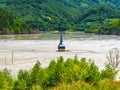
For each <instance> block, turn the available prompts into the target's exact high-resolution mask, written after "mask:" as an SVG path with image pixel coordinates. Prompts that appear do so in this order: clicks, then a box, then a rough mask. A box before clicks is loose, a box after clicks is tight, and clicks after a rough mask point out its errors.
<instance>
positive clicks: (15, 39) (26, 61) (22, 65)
mask: <svg viewBox="0 0 120 90" xmlns="http://www.w3.org/2000/svg"><path fill="white" fill-rule="evenodd" d="M59 36H60V35H59V33H52V32H48V33H47V32H46V33H41V34H36V35H1V36H0V69H3V68H6V67H7V68H8V69H9V70H11V73H12V74H16V73H17V72H18V71H19V69H27V70H29V69H30V68H32V67H33V65H34V64H35V63H36V61H37V60H39V61H40V62H41V64H42V67H46V66H48V65H49V62H50V61H51V60H56V59H57V57H59V56H63V57H64V58H65V59H66V58H70V57H71V58H73V57H74V56H75V55H76V54H77V55H78V57H79V58H82V57H86V58H87V59H92V60H94V61H95V64H96V65H98V67H99V69H103V68H104V65H105V63H106V61H107V59H106V55H107V53H108V50H110V49H112V48H118V49H120V36H115V35H95V34H86V33H83V32H74V33H66V34H63V38H64V44H65V46H66V50H67V52H57V45H58V44H59Z"/></svg>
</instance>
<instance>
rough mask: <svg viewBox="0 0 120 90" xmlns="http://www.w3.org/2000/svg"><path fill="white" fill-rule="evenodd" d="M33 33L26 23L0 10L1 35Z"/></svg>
mask: <svg viewBox="0 0 120 90" xmlns="http://www.w3.org/2000/svg"><path fill="white" fill-rule="evenodd" d="M25 33H32V29H30V26H28V25H27V24H26V23H25V22H23V21H22V20H20V19H17V18H16V17H14V16H13V15H11V14H9V13H7V12H5V11H3V10H1V9H0V34H25Z"/></svg>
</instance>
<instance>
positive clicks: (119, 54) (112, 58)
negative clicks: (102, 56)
mask: <svg viewBox="0 0 120 90" xmlns="http://www.w3.org/2000/svg"><path fill="white" fill-rule="evenodd" d="M107 61H108V64H110V65H111V66H112V67H113V68H117V67H118V65H119V64H120V51H119V49H118V48H112V49H110V50H109V52H108V55H107Z"/></svg>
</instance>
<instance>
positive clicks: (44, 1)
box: [0, 0, 120, 32]
mask: <svg viewBox="0 0 120 90" xmlns="http://www.w3.org/2000/svg"><path fill="white" fill-rule="evenodd" d="M119 4H120V0H1V1H0V8H2V9H4V10H6V11H8V12H9V13H12V14H13V15H15V16H16V17H18V18H20V19H22V20H23V21H25V22H26V23H28V24H30V25H32V27H34V28H39V29H40V30H60V29H62V30H70V29H72V30H76V29H77V30H84V29H86V27H88V26H87V25H86V23H87V22H88V23H89V21H88V20H87V19H88V17H86V16H87V15H85V14H87V13H88V14H89V13H90V12H93V10H92V9H94V8H96V7H97V8H99V7H101V6H106V7H107V8H106V10H105V11H104V15H105V16H104V15H101V14H100V13H102V11H100V10H99V9H96V11H97V10H98V11H97V12H96V14H94V15H88V16H89V19H93V17H95V18H97V17H99V16H97V15H101V17H99V18H101V19H96V20H95V21H96V22H98V23H97V24H98V25H97V26H101V23H99V22H101V21H102V20H103V21H104V20H105V19H106V18H109V14H111V15H113V16H115V17H112V18H119V16H118V15H119V13H117V12H118V11H119V10H118V9H119V8H120V5H119ZM109 8H114V11H115V12H116V13H114V11H111V10H110V11H109ZM107 9H108V10H107ZM99 11H100V12H99ZM108 11H109V13H108ZM105 13H106V14H105ZM107 13H108V14H107ZM115 14H117V16H118V17H116V15H115ZM81 18H82V19H83V20H82V21H80V19H81ZM103 18H105V19H103ZM110 18H111V17H110ZM103 21H102V22H103ZM90 24H92V23H90ZM93 24H94V23H93ZM93 24H92V26H93ZM94 25H96V24H94ZM85 31H88V30H87V29H86V30H85ZM91 32H92V31H91Z"/></svg>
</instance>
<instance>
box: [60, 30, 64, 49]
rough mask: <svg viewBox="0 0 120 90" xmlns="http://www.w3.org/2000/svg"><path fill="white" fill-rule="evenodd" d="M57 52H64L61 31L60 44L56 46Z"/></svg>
mask: <svg viewBox="0 0 120 90" xmlns="http://www.w3.org/2000/svg"><path fill="white" fill-rule="evenodd" d="M58 51H65V45H64V44H63V37H62V31H61V32H60V42H59V45H58Z"/></svg>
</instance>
